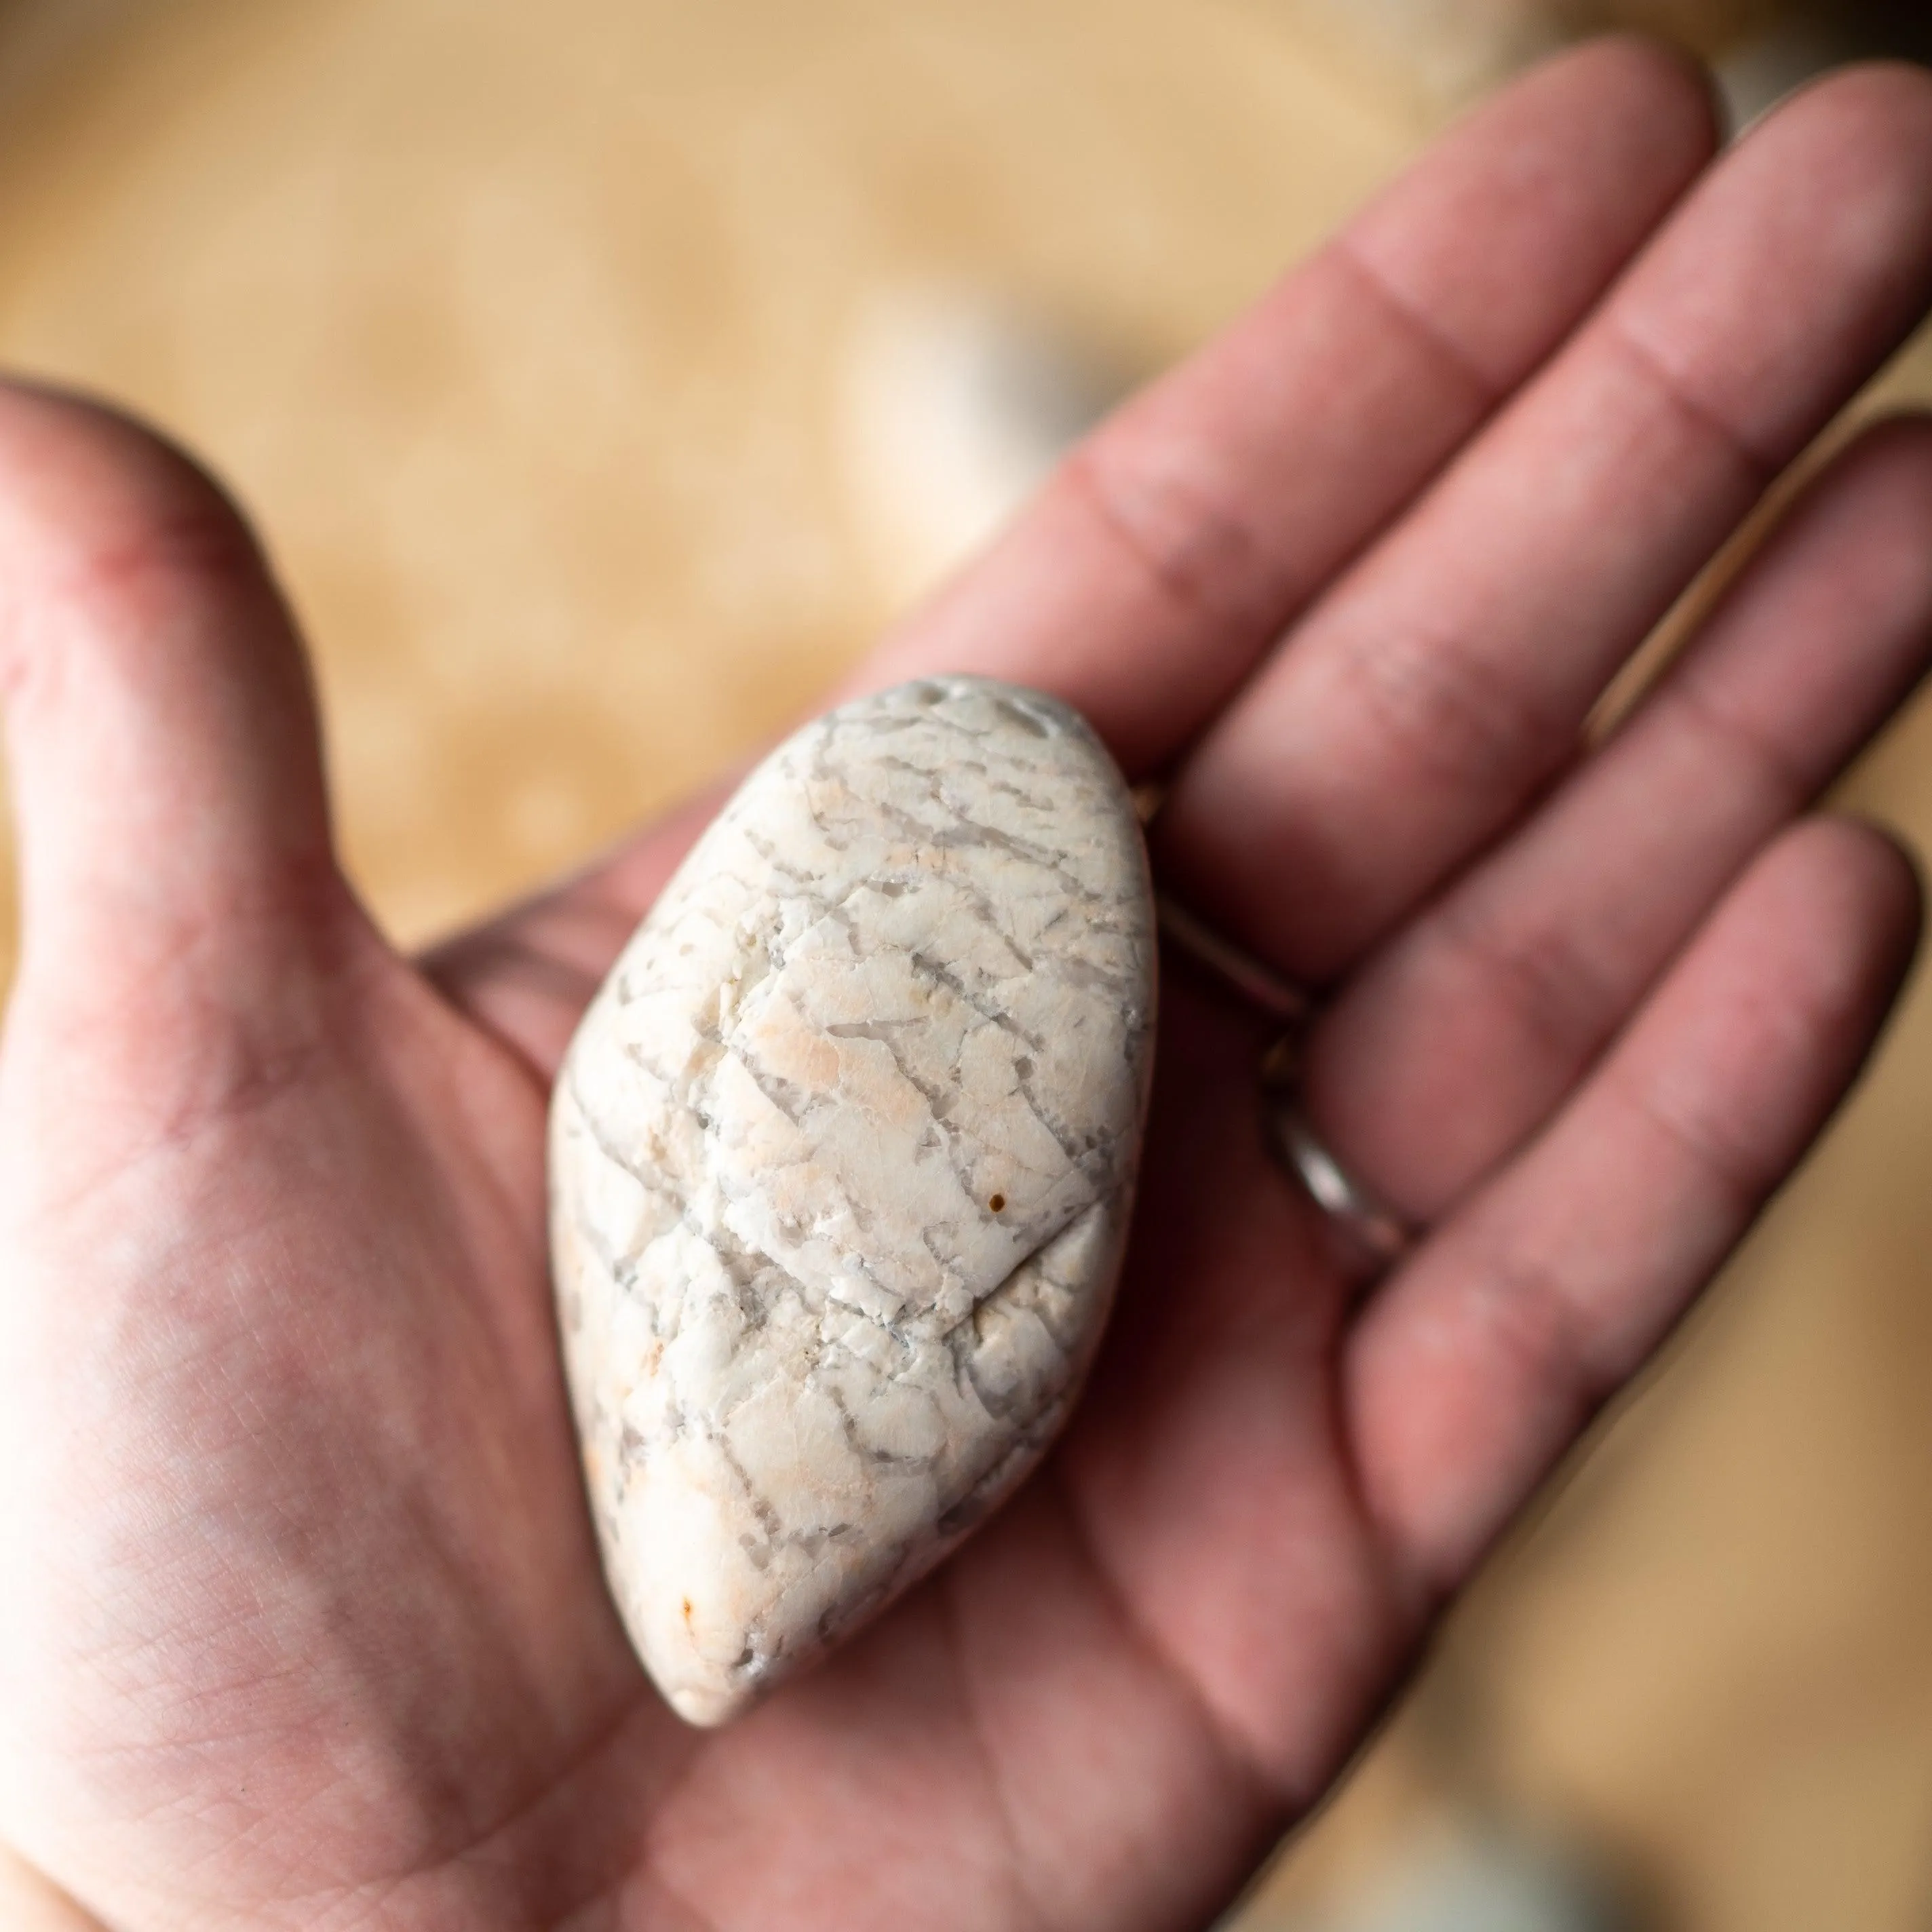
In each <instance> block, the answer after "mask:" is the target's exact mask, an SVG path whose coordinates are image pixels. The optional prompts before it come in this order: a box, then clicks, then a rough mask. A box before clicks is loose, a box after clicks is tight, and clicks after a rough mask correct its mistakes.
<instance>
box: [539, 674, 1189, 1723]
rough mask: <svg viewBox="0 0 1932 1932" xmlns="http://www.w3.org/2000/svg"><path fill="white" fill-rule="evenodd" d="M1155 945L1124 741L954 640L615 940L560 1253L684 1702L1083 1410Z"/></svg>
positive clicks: (586, 1436) (1117, 1216) (648, 1622)
mask: <svg viewBox="0 0 1932 1932" xmlns="http://www.w3.org/2000/svg"><path fill="white" fill-rule="evenodd" d="M1154 977H1155V938H1154V907H1153V899H1152V895H1151V891H1150V889H1149V886H1148V875H1147V866H1146V859H1145V853H1144V850H1143V847H1142V842H1141V837H1140V832H1139V826H1138V825H1137V823H1136V819H1135V816H1134V812H1133V805H1132V803H1131V801H1130V799H1129V797H1128V795H1127V790H1126V787H1125V786H1124V784H1123V782H1122V781H1121V776H1120V775H1119V773H1118V771H1116V769H1115V767H1114V766H1113V763H1112V760H1110V759H1109V757H1108V756H1107V754H1106V751H1103V749H1102V748H1101V747H1100V744H1099V742H1097V739H1095V738H1094V736H1093V734H1092V733H1091V731H1090V730H1088V727H1087V726H1086V725H1085V723H1084V722H1083V721H1082V720H1081V719H1080V718H1079V716H1078V715H1076V713H1075V712H1072V711H1071V710H1070V709H1067V707H1066V706H1064V705H1061V704H1060V703H1057V702H1055V700H1052V699H1049V698H1047V697H1043V696H1041V695H1040V694H1038V693H1037V692H1034V691H1025V690H1022V689H1020V688H1017V687H1016V686H1013V685H1001V684H996V683H993V682H989V681H988V680H985V679H971V678H963V677H959V678H953V677H949V678H935V679H926V680H922V681H921V682H916V683H913V684H909V685H901V686H899V687H898V688H896V689H894V690H892V691H886V692H883V693H881V694H879V695H877V696H874V697H866V698H862V699H861V700H859V701H857V702H856V703H852V704H849V705H847V706H844V707H843V708H842V709H839V710H837V711H834V712H829V713H828V714H827V715H826V716H824V717H823V718H819V719H817V721H815V722H814V723H813V724H810V725H808V726H807V727H805V730H802V731H800V732H799V733H798V734H797V735H796V736H794V737H793V738H791V739H789V740H788V741H787V742H786V743H785V744H784V745H781V747H780V748H779V749H778V751H775V752H774V753H773V754H772V756H771V757H769V758H768V759H767V760H766V761H765V763H763V764H762V765H761V766H759V768H758V769H757V770H756V771H755V772H753V773H752V775H751V777H750V778H748V779H747V780H746V781H745V784H744V785H743V786H742V787H741V789H740V790H739V791H738V793H736V796H734V797H733V799H732V800H731V802H730V804H729V805H727V806H726V807H725V808H724V811H723V812H722V814H721V815H720V816H719V817H718V819H717V820H716V821H715V823H713V824H712V826H711V827H710V829H709V830H708V831H707V832H706V833H705V835H704V836H703V838H701V839H700V840H699V841H698V843H697V844H696V846H694V847H693V848H692V850H691V853H690V856H688V858H687V859H685V862H684V864H683V865H682V867H681V868H680V869H679V871H678V873H677V874H676V877H674V878H673V880H671V882H670V884H669V885H668V886H667V887H666V889H665V890H664V894H663V895H662V897H661V898H660V899H659V901H658V904H656V905H655V907H653V908H652V911H651V913H650V915H649V917H648V918H647V919H646V920H645V921H644V922H643V925H642V926H640V927H639V929H638V930H637V932H636V934H635V935H634V936H633V938H631V941H630V943H629V944H628V946H627V947H626V948H625V951H624V953H623V955H622V957H621V958H620V959H619V961H618V962H617V964H616V966H615V968H613V970H612V972H611V974H610V978H609V979H608V980H607V981H606V982H605V983H604V987H603V989H602V990H601V992H599V993H598V996H597V998H596V999H595V1001H594V1002H593V1003H592V1005H591V1007H590V1009H589V1011H588V1013H586V1015H585V1017H584V1020H583V1025H582V1026H581V1027H580V1028H579V1030H578V1032H577V1037H576V1038H575V1040H574V1041H573V1043H572V1044H571V1049H570V1052H569V1054H568V1057H567V1058H566V1060H565V1064H564V1067H563V1070H562V1074H561V1076H559V1080H558V1082H557V1088H556V1099H555V1102H554V1105H553V1112H552V1121H551V1147H550V1177H551V1180H550V1185H551V1202H552V1212H551V1222H552V1247H553V1265H554V1271H555V1276H556V1288H557V1294H558V1298H559V1316H560V1321H561V1326H562V1334H563V1341H564V1355H565V1367H566V1370H567V1372H568V1377H569V1380H570V1384H571V1396H572V1400H573V1402H574V1406H575V1409H576V1415H577V1427H578V1430H579V1433H580V1437H581V1439H582V1442H583V1461H584V1469H585V1474H586V1479H587V1481H588V1484H589V1493H590V1497H591V1502H592V1509H593V1513H594V1514H595V1520H596V1524H597V1529H598V1535H599V1538H601V1543H602V1546H603V1552H604V1565H605V1568H606V1571H607V1574H608V1575H609V1577H610V1584H611V1588H612V1590H613V1594H614V1595H615V1596H616V1601H617V1604H618V1606H619V1610H621V1611H622V1615H623V1617H624V1619H625V1624H626V1625H627V1627H628V1629H629V1631H630V1634H631V1639H632V1641H633V1642H634V1643H635V1645H636V1646H637V1652H638V1654H639V1655H640V1657H641V1658H643V1662H644V1664H645V1666H646V1668H647V1669H648V1670H649V1672H650V1673H651V1675H652V1677H653V1679H655V1681H656V1682H657V1684H658V1687H659V1688H660V1689H661V1691H663V1693H664V1696H665V1697H667V1699H668V1700H669V1701H670V1703H671V1704H672V1706H673V1707H674V1708H675V1709H676V1710H677V1711H678V1712H679V1713H680V1714H681V1715H683V1716H684V1717H685V1718H688V1719H690V1720H691V1721H693V1722H694V1723H698V1724H716V1723H721V1722H723V1721H724V1720H726V1719H727V1718H730V1717H731V1716H733V1715H735V1714H736V1712H739V1711H740V1710H742V1709H744V1708H745V1706H747V1705H748V1704H749V1703H751V1702H752V1701H753V1700H754V1699H756V1698H757V1697H759V1696H760V1695H762V1694H763V1693H764V1692H766V1691H769V1689H771V1688H772V1687H773V1686H775V1685H777V1684H778V1682H781V1680H782V1679H784V1678H785V1677H787V1676H790V1674H791V1673H793V1672H794V1671H796V1670H799V1668H801V1667H803V1666H804V1665H805V1664H808V1663H810V1662H811V1661H812V1660H813V1659H814V1658H816V1657H817V1656H819V1655H821V1654H822V1653H823V1652H824V1651H825V1650H826V1649H827V1648H828V1647H829V1646H831V1645H832V1644H833V1643H836V1642H837V1641H838V1639H839V1638H840V1637H841V1636H842V1635H844V1634H846V1633H847V1632H848V1631H850V1630H852V1629H853V1628H855V1627H856V1625H858V1624H859V1622H862V1620H863V1619H865V1618H866V1617H867V1616H869V1615H871V1613H873V1612H874V1611H875V1610H878V1609H880V1608H881V1607H883V1605H884V1604H886V1602H887V1601H889V1600H890V1599H891V1598H892V1597H893V1596H895V1595H897V1594H898V1592H900V1591H901V1590H902V1589H904V1588H906V1587H907V1586H908V1585H909V1584H910V1583H912V1582H913V1581H914V1580H916V1578H917V1577H919V1576H920V1575H922V1574H923V1573H924V1572H925V1571H926V1570H928V1569H929V1568H931V1567H932V1565H933V1564H934V1563H935V1562H938V1559H940V1558H941V1556H944V1554H945V1553H946V1552H947V1550H949V1549H950V1547H952V1546H953V1544H954V1543H956V1541H958V1540H959V1538H960V1537H961V1536H962V1535H964V1534H965V1532H967V1531H968V1529H971V1526H973V1524H974V1523H975V1522H977V1520H979V1519H980V1517H983V1515H984V1514H986V1512H987V1511H989V1510H990V1509H992V1508H994V1507H995V1505H997V1504H998V1502H1000V1501H1001V1499H1003V1498H1004V1496H1006V1495H1007V1493H1009V1492H1010V1490H1012V1489H1013V1487H1015V1486H1016V1484H1018V1483H1019V1481H1021V1480H1022V1478H1024V1477H1025V1475H1026V1474H1027V1473H1028V1471H1029V1470H1031V1469H1032V1467H1033V1466H1034V1464H1035V1463H1037V1461H1038V1460H1039V1458H1040V1454H1041V1453H1042V1452H1043V1450H1044V1449H1045V1448H1046V1445H1047V1444H1048V1443H1049V1442H1050V1441H1051V1439H1052V1437H1053V1436H1054V1434H1055V1432H1056V1431H1057V1430H1058V1428H1059V1427H1060V1425H1061V1423H1062V1422H1063V1421H1064V1420H1065V1418H1066V1416H1067V1411H1068V1409H1069V1408H1070V1406H1071V1404H1072V1403H1073V1399H1074V1397H1075V1395H1076V1393H1077V1391H1078V1389H1079V1384H1080V1381H1081V1379H1082V1375H1083V1374H1084V1373H1085V1370H1086V1367H1087V1365H1088V1362H1089V1361H1090V1360H1091V1357H1092V1355H1093V1352H1094V1347H1095V1345H1096V1343H1097V1341H1098V1340H1099V1337H1100V1331H1101V1328H1102V1327H1103V1325H1104V1323H1105V1321H1106V1313H1107V1309H1108V1306H1109V1301H1110V1300H1111V1298H1112V1293H1113V1289H1114V1284H1115V1280H1116V1277H1118V1273H1119V1269H1120V1262H1121V1252H1122V1250H1123V1247H1124V1244H1125V1241H1126V1236H1127V1222H1128V1217H1129V1214H1130V1208H1131V1205H1132V1199H1133V1185H1134V1176H1135V1169H1136V1162H1137V1159H1138V1156H1139V1145H1140V1136H1141V1129H1142V1121H1143V1118H1144V1116H1145V1109H1146V1102H1147V1091H1148V1077H1149V1075H1150V1073H1151V1063H1152V1057H1153V1039H1154V1032H1153V1028H1154Z"/></svg>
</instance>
